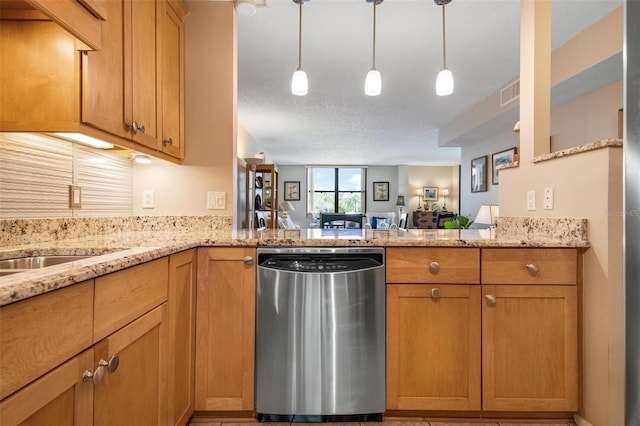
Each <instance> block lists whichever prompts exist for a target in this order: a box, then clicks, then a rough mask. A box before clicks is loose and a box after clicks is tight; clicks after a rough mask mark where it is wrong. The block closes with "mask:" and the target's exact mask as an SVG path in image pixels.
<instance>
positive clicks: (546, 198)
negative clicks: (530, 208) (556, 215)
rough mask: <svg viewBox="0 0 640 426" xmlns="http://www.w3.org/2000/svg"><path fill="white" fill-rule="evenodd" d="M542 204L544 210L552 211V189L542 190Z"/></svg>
mask: <svg viewBox="0 0 640 426" xmlns="http://www.w3.org/2000/svg"><path fill="white" fill-rule="evenodd" d="M542 203H543V208H544V209H545V210H553V188H545V189H544V195H543V201H542Z"/></svg>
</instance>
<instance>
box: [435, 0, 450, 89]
mask: <svg viewBox="0 0 640 426" xmlns="http://www.w3.org/2000/svg"><path fill="white" fill-rule="evenodd" d="M434 1H435V3H436V4H437V5H438V6H442V70H441V71H440V72H439V73H438V77H437V78H436V95H438V96H447V95H450V94H452V93H453V74H451V71H449V69H448V68H447V43H446V38H445V18H444V6H445V5H446V4H447V3H450V2H451V0H434Z"/></svg>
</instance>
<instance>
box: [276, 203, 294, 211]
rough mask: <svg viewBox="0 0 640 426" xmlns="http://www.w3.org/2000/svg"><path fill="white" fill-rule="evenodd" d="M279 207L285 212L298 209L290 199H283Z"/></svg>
mask: <svg viewBox="0 0 640 426" xmlns="http://www.w3.org/2000/svg"><path fill="white" fill-rule="evenodd" d="M278 209H279V210H281V211H284V212H293V211H296V209H295V208H294V207H293V204H291V203H290V202H288V201H283V202H281V203H279V204H278Z"/></svg>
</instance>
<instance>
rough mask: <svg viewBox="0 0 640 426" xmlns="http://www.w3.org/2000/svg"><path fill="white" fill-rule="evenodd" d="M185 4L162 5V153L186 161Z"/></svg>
mask: <svg viewBox="0 0 640 426" xmlns="http://www.w3.org/2000/svg"><path fill="white" fill-rule="evenodd" d="M186 15H187V10H186V9H185V8H184V6H183V4H182V2H179V1H175V0H166V1H162V2H161V3H160V31H161V36H160V40H161V54H160V62H161V65H160V69H161V72H162V73H161V77H160V78H161V80H162V110H161V111H162V120H161V121H162V132H161V137H162V152H164V153H166V154H169V155H172V156H174V157H176V158H180V159H183V158H184V48H183V47H184V23H183V21H184V18H185V16H186Z"/></svg>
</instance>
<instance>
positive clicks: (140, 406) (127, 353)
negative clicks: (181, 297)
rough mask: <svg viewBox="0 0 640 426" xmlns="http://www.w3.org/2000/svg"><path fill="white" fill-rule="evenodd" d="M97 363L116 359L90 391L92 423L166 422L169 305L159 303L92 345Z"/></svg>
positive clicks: (154, 423)
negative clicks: (116, 364)
mask: <svg viewBox="0 0 640 426" xmlns="http://www.w3.org/2000/svg"><path fill="white" fill-rule="evenodd" d="M94 348H95V365H97V364H98V363H99V362H100V361H102V360H105V361H107V362H111V361H112V359H113V357H114V356H117V357H118V358H119V364H118V368H117V369H116V370H115V371H114V372H107V373H105V376H104V380H103V382H102V383H101V384H98V385H96V387H95V390H94V422H93V424H94V425H96V426H102V425H104V426H107V425H125V424H132V425H165V424H167V404H166V401H167V387H166V386H167V353H168V340H167V306H166V304H163V305H161V306H159V307H157V308H155V309H154V310H152V311H151V312H149V313H147V314H145V315H143V316H142V317H141V318H139V319H137V320H135V321H133V322H132V323H131V324H129V325H127V326H125V327H124V328H122V329H121V330H119V331H117V332H115V333H113V334H112V335H111V336H109V337H107V338H105V339H104V340H103V341H101V342H99V343H98V344H96V345H95V346H94Z"/></svg>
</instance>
